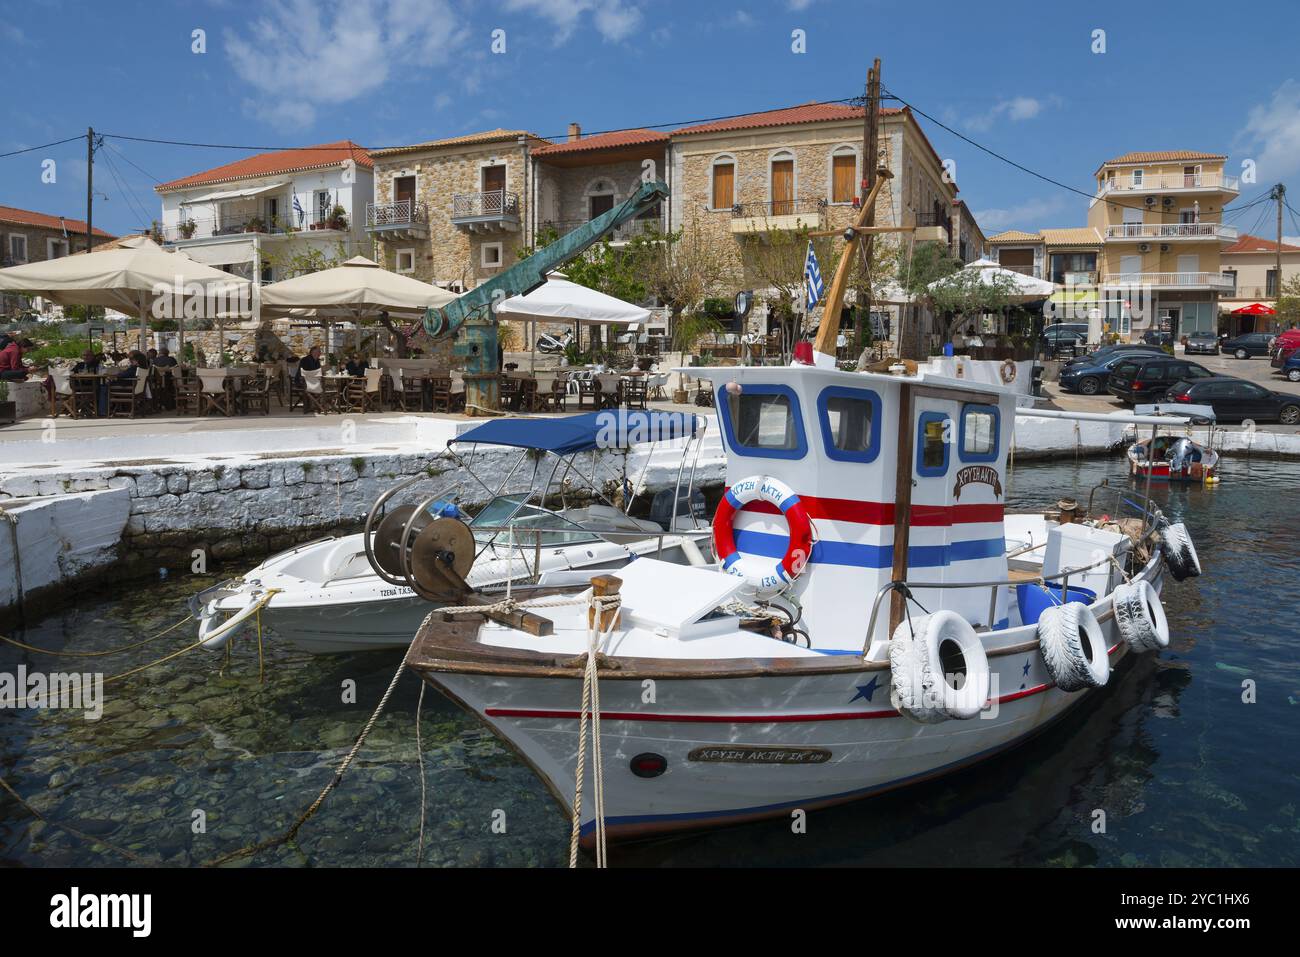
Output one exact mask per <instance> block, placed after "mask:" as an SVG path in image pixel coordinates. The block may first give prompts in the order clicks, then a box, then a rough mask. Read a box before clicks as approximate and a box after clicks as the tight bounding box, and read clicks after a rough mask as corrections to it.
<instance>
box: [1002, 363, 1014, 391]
mask: <svg viewBox="0 0 1300 957" xmlns="http://www.w3.org/2000/svg"><path fill="white" fill-rule="evenodd" d="M999 372H1000V373H1001V375H1002V381H1003V382H1005V383H1006V384H1007V385H1011V383H1013V382H1015V381H1016V364H1015V363H1014V362H1012V361H1011V360H1010V359H1007V360H1006V361H1004V362H1003V363H1002V368H1001V369H1000V370H999Z"/></svg>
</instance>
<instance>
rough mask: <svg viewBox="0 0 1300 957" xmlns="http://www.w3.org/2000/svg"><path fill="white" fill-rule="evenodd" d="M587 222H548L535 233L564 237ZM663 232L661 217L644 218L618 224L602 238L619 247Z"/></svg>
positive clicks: (560, 220)
mask: <svg viewBox="0 0 1300 957" xmlns="http://www.w3.org/2000/svg"><path fill="white" fill-rule="evenodd" d="M589 221H590V220H586V219H559V220H548V221H547V222H544V223H540V224H538V227H537V232H538V235H542V234H545V233H546V232H547V231H553V232H555V234H556V235H557V236H564V235H566V234H567V233H571V232H573V231H574V230H575V229H577V228H578V227H579V226H585V225H587V223H588V222H589ZM663 232H664V222H663V217H662V216H645V217H638V218H637V219H632V220H629V221H627V222H625V223H620V224H619V225H618V226H616V227H615V228H614V229H612V230H610V231H609V232H608V233H606V234H605V236H603V237H602V238H603V239H606V240H608V241H609V242H610V243H611V244H612V245H615V246H619V245H622V244H623V243H627V242H630V241H631V240H632V239H634V238H635V237H637V236H653V235H656V234H662V233H663Z"/></svg>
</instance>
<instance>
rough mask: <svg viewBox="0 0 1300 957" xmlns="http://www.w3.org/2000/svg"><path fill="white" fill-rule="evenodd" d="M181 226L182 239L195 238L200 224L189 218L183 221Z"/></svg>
mask: <svg viewBox="0 0 1300 957" xmlns="http://www.w3.org/2000/svg"><path fill="white" fill-rule="evenodd" d="M180 228H181V238H182V239H193V238H194V232H195V230H197V229H198V228H199V224H198V223H196V222H195V221H194V220H192V219H187V220H185V222H183V223H181V227H180Z"/></svg>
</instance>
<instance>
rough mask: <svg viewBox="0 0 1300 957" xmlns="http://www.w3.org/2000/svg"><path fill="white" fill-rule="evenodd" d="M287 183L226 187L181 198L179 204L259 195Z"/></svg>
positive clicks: (187, 204)
mask: <svg viewBox="0 0 1300 957" xmlns="http://www.w3.org/2000/svg"><path fill="white" fill-rule="evenodd" d="M288 185H289V184H288V183H287V182H284V183H272V184H271V185H270V186H252V187H249V188H248V189H227V190H221V191H218V192H215V193H204V194H203V195H202V196H195V197H194V198H193V199H183V200H181V205H182V206H192V205H194V204H195V203H215V202H216V201H217V200H219V199H242V198H244V197H245V196H261V195H262V194H263V193H269V192H272V191H273V190H277V189H283V188H284V187H285V186H288Z"/></svg>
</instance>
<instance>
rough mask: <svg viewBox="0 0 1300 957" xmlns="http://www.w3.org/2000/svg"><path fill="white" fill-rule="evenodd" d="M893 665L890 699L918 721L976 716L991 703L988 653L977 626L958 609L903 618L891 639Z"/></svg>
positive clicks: (936, 721) (928, 722) (937, 720)
mask: <svg viewBox="0 0 1300 957" xmlns="http://www.w3.org/2000/svg"><path fill="white" fill-rule="evenodd" d="M889 665H890V700H891V701H892V702H893V704H894V707H895V708H897V709H898V710H899V712H900V713H902V714H903V715H905V716H907V717H909V718H911V719H912V720H913V721H917V722H920V723H921V724H936V723H938V722H940V721H946V720H948V719H949V718H958V719H967V718H973V717H975V716H976V715H977V714H979V713H980V712H981V711H983V710H984V708H985V706H986V705H987V704H988V700H989V688H990V685H991V677H990V674H989V661H988V656H987V655H986V654H985V653H984V645H983V644H982V643H981V642H980V639H979V635H977V634H976V633H975V629H974V628H972V627H971V625H970V623H969V622H967V621H966V619H964V618H962V617H961V616H960V615H958V614H957V613H956V612H951V611H938V612H934V613H933V614H930V615H925V616H922V617H920V618H913V619H912V620H911V621H910V622H909V621H907V620H904V621H903V622H902V623H900V624H899V626H898V627H897V628H896V629H894V634H893V637H892V638H891V640H890V643H889ZM947 668H951V669H953V673H952V674H948V673H946V669H947Z"/></svg>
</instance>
